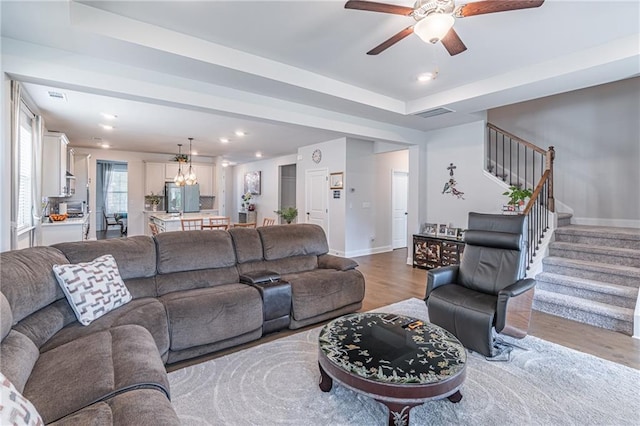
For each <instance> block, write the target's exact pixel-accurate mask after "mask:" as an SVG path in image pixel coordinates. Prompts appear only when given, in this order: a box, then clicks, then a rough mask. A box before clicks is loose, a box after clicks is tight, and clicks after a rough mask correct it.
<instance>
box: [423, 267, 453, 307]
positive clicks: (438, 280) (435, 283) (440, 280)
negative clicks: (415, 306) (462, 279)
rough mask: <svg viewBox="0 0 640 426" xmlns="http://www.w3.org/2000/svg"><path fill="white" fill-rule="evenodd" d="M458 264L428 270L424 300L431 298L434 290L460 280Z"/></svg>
mask: <svg viewBox="0 0 640 426" xmlns="http://www.w3.org/2000/svg"><path fill="white" fill-rule="evenodd" d="M459 270H460V267H459V266H458V265H450V266H443V267H441V268H436V269H431V270H430V271H428V272H427V292H426V294H425V296H424V300H427V299H428V298H429V295H430V294H431V292H432V291H433V290H435V289H436V288H438V287H440V286H441V285H445V284H452V283H455V282H456V281H457V280H458V271H459Z"/></svg>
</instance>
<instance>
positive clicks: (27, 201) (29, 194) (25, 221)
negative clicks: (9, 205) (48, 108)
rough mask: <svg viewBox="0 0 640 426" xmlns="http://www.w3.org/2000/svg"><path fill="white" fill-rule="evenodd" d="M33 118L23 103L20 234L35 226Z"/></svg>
mask: <svg viewBox="0 0 640 426" xmlns="http://www.w3.org/2000/svg"><path fill="white" fill-rule="evenodd" d="M33 118H34V117H33V114H32V113H31V112H30V111H29V110H28V108H27V106H26V105H24V103H23V104H22V105H21V109H20V129H19V130H18V131H19V134H18V138H19V142H18V173H17V176H18V217H17V228H18V233H20V232H21V231H25V230H27V229H29V228H31V227H32V226H33V207H34V206H33V186H32V185H33V182H32V181H33Z"/></svg>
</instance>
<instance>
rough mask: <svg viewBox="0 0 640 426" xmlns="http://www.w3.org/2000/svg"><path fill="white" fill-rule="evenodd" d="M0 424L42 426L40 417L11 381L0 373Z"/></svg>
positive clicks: (8, 425)
mask: <svg viewBox="0 0 640 426" xmlns="http://www.w3.org/2000/svg"><path fill="white" fill-rule="evenodd" d="M0 425H7V426H10V425H13V426H23V425H24V426H44V422H43V421H42V417H40V414H38V411H37V410H36V408H35V407H34V406H33V404H32V403H31V401H29V400H28V399H26V398H25V397H24V396H22V394H20V392H18V390H17V389H16V387H15V386H13V383H11V382H10V381H9V379H7V378H6V377H5V376H4V374H2V373H0Z"/></svg>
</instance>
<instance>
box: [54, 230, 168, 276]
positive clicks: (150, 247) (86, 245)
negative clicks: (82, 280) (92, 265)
mask: <svg viewBox="0 0 640 426" xmlns="http://www.w3.org/2000/svg"><path fill="white" fill-rule="evenodd" d="M53 247H55V248H57V249H59V250H60V251H61V252H63V253H64V255H65V256H66V257H67V259H69V262H71V263H81V262H89V261H91V260H93V259H95V258H96V257H100V256H104V255H105V254H110V255H112V256H113V257H114V258H115V259H116V263H117V264H118V268H119V270H120V276H121V277H122V279H123V280H125V281H126V280H128V279H131V278H143V277H152V276H154V275H155V274H156V250H155V243H154V242H153V238H151V237H147V236H144V235H137V236H134V237H129V238H114V239H111V240H99V241H75V242H71V243H60V244H56V245H54V246H53Z"/></svg>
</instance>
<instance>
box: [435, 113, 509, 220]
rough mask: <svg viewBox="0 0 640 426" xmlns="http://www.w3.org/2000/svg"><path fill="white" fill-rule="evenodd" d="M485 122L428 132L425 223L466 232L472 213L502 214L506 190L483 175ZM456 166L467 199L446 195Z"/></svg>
mask: <svg viewBox="0 0 640 426" xmlns="http://www.w3.org/2000/svg"><path fill="white" fill-rule="evenodd" d="M485 126H486V123H485V122H484V121H477V122H475V123H470V124H465V125H461V126H456V127H451V128H448V129H443V130H437V131H432V132H429V133H428V135H427V145H426V164H424V167H425V168H426V183H427V184H426V188H425V189H426V194H427V197H426V212H427V214H426V221H427V222H432V223H439V224H440V223H444V224H447V225H450V226H453V227H456V228H466V227H467V218H468V214H469V212H470V211H476V212H481V213H499V212H500V211H501V208H502V205H503V204H505V202H506V197H505V196H503V195H501V194H502V193H503V192H504V187H503V186H501V185H500V184H498V183H496V182H495V181H494V180H493V179H492V178H491V177H489V176H487V175H486V174H485V172H484V171H483V162H484V140H485V134H486V131H485ZM450 163H453V164H454V165H455V166H456V167H457V168H456V169H455V170H454V179H455V180H456V181H457V189H458V190H460V191H462V192H464V196H463V197H464V199H459V198H457V197H455V196H453V195H451V194H443V193H442V189H443V188H444V185H445V183H446V182H448V180H449V170H447V167H448V166H449V164H450Z"/></svg>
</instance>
